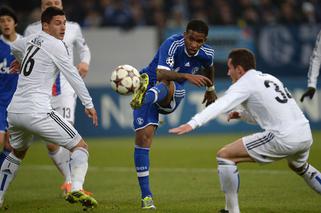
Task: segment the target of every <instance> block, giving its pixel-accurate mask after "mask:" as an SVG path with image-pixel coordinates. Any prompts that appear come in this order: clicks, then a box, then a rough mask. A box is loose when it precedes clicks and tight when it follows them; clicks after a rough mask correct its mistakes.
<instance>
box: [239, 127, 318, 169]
mask: <svg viewBox="0 0 321 213" xmlns="http://www.w3.org/2000/svg"><path fill="white" fill-rule="evenodd" d="M242 140H243V144H244V147H245V148H246V150H247V152H248V154H249V155H250V156H251V157H252V158H253V159H254V160H255V161H257V162H258V163H271V162H273V161H276V160H280V159H283V158H286V159H287V160H288V161H289V162H290V163H291V164H293V165H294V166H296V167H297V168H298V167H301V166H303V165H304V163H306V162H307V160H308V157H309V150H310V147H311V145H312V139H311V140H306V141H296V142H293V141H286V140H284V139H282V138H277V137H276V136H275V135H274V134H273V133H271V132H267V131H265V132H260V133H255V134H252V135H248V136H245V137H243V138H242Z"/></svg>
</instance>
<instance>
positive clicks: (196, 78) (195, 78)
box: [185, 73, 213, 87]
mask: <svg viewBox="0 0 321 213" xmlns="http://www.w3.org/2000/svg"><path fill="white" fill-rule="evenodd" d="M185 78H186V80H187V81H189V82H190V83H192V84H194V85H196V86H198V87H205V86H207V85H212V84H213V83H212V81H211V80H210V79H209V78H207V77H205V76H203V75H193V74H189V73H186V74H185Z"/></svg>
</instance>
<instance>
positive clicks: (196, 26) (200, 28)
mask: <svg viewBox="0 0 321 213" xmlns="http://www.w3.org/2000/svg"><path fill="white" fill-rule="evenodd" d="M189 30H192V31H195V32H198V33H204V34H205V36H207V35H208V25H207V24H206V23H205V22H204V21H202V20H196V19H194V20H191V21H190V22H188V24H187V26H186V32H187V31H189Z"/></svg>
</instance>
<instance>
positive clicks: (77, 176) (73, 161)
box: [70, 148, 89, 192]
mask: <svg viewBox="0 0 321 213" xmlns="http://www.w3.org/2000/svg"><path fill="white" fill-rule="evenodd" d="M88 155H89V154H88V151H87V150H86V149H84V148H77V149H75V151H73V152H72V154H71V157H70V169H71V191H72V192H73V191H78V190H82V189H83V184H84V181H85V176H86V173H87V169H88Z"/></svg>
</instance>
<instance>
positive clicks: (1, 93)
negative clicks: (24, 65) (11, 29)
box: [0, 39, 19, 108]
mask: <svg viewBox="0 0 321 213" xmlns="http://www.w3.org/2000/svg"><path fill="white" fill-rule="evenodd" d="M14 59H15V58H14V56H13V55H12V54H11V49H10V46H9V45H8V44H7V43H5V42H4V41H3V40H1V39H0V106H2V107H5V108H7V106H8V105H9V103H10V101H11V99H12V96H13V93H14V92H15V91H16V88H17V81H18V76H19V75H18V74H16V73H15V74H11V73H10V71H9V67H10V64H11V62H12V61H13V60H14Z"/></svg>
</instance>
